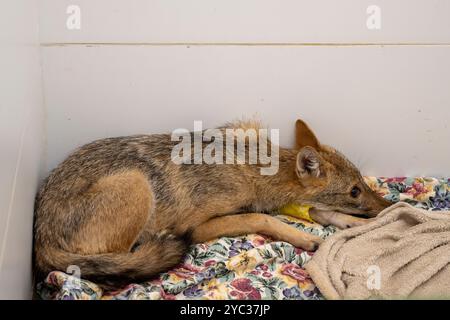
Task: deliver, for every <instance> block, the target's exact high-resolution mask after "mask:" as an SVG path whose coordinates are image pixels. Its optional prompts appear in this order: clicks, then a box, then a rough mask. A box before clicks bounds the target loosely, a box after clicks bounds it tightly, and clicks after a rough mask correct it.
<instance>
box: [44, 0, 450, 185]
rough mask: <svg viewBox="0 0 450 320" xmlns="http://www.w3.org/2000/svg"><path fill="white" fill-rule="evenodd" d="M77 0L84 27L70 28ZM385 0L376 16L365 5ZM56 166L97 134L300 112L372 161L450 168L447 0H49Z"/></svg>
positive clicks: (287, 135) (410, 170) (426, 171)
mask: <svg viewBox="0 0 450 320" xmlns="http://www.w3.org/2000/svg"><path fill="white" fill-rule="evenodd" d="M69 4H75V5H79V6H80V9H81V29H80V30H68V29H67V28H66V19H67V17H68V15H67V14H66V8H67V6H68V5H69ZM371 4H377V5H378V6H379V7H380V8H381V13H382V15H381V21H382V25H381V29H380V30H369V29H368V28H367V26H366V19H367V14H366V9H367V7H368V6H369V5H371ZM41 9H42V13H41V29H42V37H41V40H42V45H43V62H44V80H45V81H44V82H45V96H46V102H47V107H48V133H49V136H48V151H49V153H48V154H49V162H48V169H51V168H53V167H54V166H55V165H56V164H57V163H58V162H59V161H61V160H62V159H63V158H64V157H65V156H66V155H67V153H68V152H69V151H70V150H72V149H73V148H74V147H76V146H79V145H81V144H84V143H86V142H88V141H90V140H92V139H95V138H101V137H106V136H115V135H125V134H133V133H146V132H148V133H152V132H161V131H171V130H172V129H174V128H178V127H186V128H192V124H193V120H203V121H204V123H205V125H206V126H214V125H217V124H220V123H222V122H224V121H227V120H230V119H233V118H236V117H239V116H242V115H251V114H253V113H255V112H259V114H260V115H261V117H262V119H263V120H264V121H265V122H266V123H268V124H270V126H271V127H272V128H280V129H281V142H282V145H285V146H289V145H292V143H293V124H294V121H295V119H296V118H298V117H302V118H304V119H305V120H307V121H308V122H310V123H311V125H312V127H313V128H314V129H315V130H316V131H317V134H318V135H319V137H321V138H322V140H323V142H325V143H328V144H331V145H334V146H336V147H338V148H339V149H341V151H343V152H344V153H345V154H347V155H348V156H349V158H350V159H352V160H353V161H354V162H356V163H357V164H358V165H360V166H361V168H362V169H363V172H364V173H365V174H369V175H385V176H398V175H433V176H449V175H450V170H449V169H450V168H449V165H448V164H449V163H450V152H448V151H447V148H446V147H445V145H446V144H448V141H449V139H450V128H449V113H450V112H449V105H450V90H449V84H450V20H449V19H448V14H449V13H450V2H449V1H440V0H395V1H392V0H389V1H388V0H379V1H366V0H343V1H334V0H320V1H307V0H295V1H294V0H285V1H278V0H244V1H242V0H239V1H238V0H229V1H223V0H192V1H184V0H132V1H120V0H95V1H93V0H84V1H81V0H78V1H76V0H70V1H68V0H41Z"/></svg>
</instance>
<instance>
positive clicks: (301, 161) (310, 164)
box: [296, 146, 322, 178]
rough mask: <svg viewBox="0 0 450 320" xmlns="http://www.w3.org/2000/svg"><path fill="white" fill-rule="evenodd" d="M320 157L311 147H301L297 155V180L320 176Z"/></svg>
mask: <svg viewBox="0 0 450 320" xmlns="http://www.w3.org/2000/svg"><path fill="white" fill-rule="evenodd" d="M321 159H322V158H321V156H320V155H319V153H318V152H317V151H316V150H315V149H314V148H312V147H310V146H307V147H303V148H302V149H301V150H300V151H299V152H298V153H297V166H296V172H297V175H298V177H299V178H307V177H315V178H318V177H319V176H320V163H321V161H322V160H321Z"/></svg>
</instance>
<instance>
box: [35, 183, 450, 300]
mask: <svg viewBox="0 0 450 320" xmlns="http://www.w3.org/2000/svg"><path fill="white" fill-rule="evenodd" d="M366 182H367V183H368V184H369V186H370V187H371V188H372V189H374V190H376V191H377V192H378V193H379V194H381V195H383V196H384V197H385V198H386V199H388V200H391V201H393V202H397V201H406V202H408V203H410V204H412V205H414V206H417V207H420V208H423V209H427V210H449V209H450V179H448V180H444V179H435V178H374V177H367V178H366ZM277 218H279V219H281V220H283V221H285V222H287V223H289V224H291V225H293V226H294V227H296V228H298V229H301V230H304V231H307V232H311V233H313V234H316V235H318V236H320V237H323V238H326V237H328V236H329V235H331V234H333V233H334V232H335V231H336V229H335V228H334V227H332V226H329V227H323V226H321V225H318V224H315V223H309V222H306V221H303V220H299V219H295V218H292V217H287V216H282V215H277ZM312 254H313V253H312V252H307V251H304V250H301V249H299V248H295V247H294V246H292V245H290V244H288V243H285V242H277V241H273V240H271V239H270V238H268V237H263V236H261V235H246V236H241V237H233V238H227V237H223V238H220V239H217V240H213V241H210V242H207V243H203V244H198V245H193V246H191V248H190V251H189V253H188V254H187V255H186V257H185V260H184V262H183V263H181V264H180V265H179V266H178V267H176V268H174V269H173V270H170V271H168V272H165V273H162V274H160V275H159V276H157V277H156V278H154V279H151V280H149V281H148V282H144V283H139V284H137V283H133V284H130V285H128V286H127V287H126V288H123V289H122V290H120V291H115V292H103V291H102V289H101V288H99V287H98V286H97V285H96V284H95V283H92V282H90V281H87V280H83V279H79V278H77V277H75V276H72V275H68V274H66V273H63V272H60V271H54V272H51V273H50V274H49V275H48V276H47V278H46V279H45V281H44V282H42V283H39V284H38V285H37V294H38V296H40V297H41V298H42V299H120V300H123V299H167V300H170V299H253V300H255V299H296V300H297V299H323V297H322V295H321V294H320V292H319V291H318V289H317V288H316V286H315V285H314V283H313V282H312V280H311V278H310V277H309V276H308V273H307V272H306V271H305V270H304V269H303V265H304V264H305V263H306V262H307V261H308V260H309V259H311V256H312Z"/></svg>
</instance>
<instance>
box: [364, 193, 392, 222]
mask: <svg viewBox="0 0 450 320" xmlns="http://www.w3.org/2000/svg"><path fill="white" fill-rule="evenodd" d="M391 204H392V203H391V202H390V201H388V200H386V199H384V198H383V197H381V196H379V198H378V199H377V201H376V202H375V203H373V205H372V206H371V207H372V210H370V211H369V212H368V213H367V215H368V216H369V217H371V218H373V217H376V216H377V215H378V214H379V213H380V212H381V211H383V210H384V209H386V208H387V207H389V206H390V205H391Z"/></svg>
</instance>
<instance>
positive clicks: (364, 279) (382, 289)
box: [306, 202, 450, 299]
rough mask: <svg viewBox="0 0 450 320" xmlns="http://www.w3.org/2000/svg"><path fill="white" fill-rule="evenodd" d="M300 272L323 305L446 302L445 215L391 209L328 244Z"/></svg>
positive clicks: (449, 242) (448, 225) (448, 252)
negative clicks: (347, 301)
mask: <svg viewBox="0 0 450 320" xmlns="http://www.w3.org/2000/svg"><path fill="white" fill-rule="evenodd" d="M306 270H307V271H308V272H309V274H310V275H311V278H312V279H313V280H314V282H315V283H316V285H317V286H318V288H319V289H320V291H321V292H322V294H323V295H324V296H325V298H327V299H405V298H409V299H433V298H434V299H436V298H437V299H449V298H450V211H439V212H431V211H425V210H421V209H417V208H414V207H412V206H410V205H409V204H407V203H404V202H399V203H396V204H395V205H392V206H391V207H389V208H387V209H385V210H384V211H383V212H381V213H380V214H379V216H378V217H377V219H376V220H375V221H373V222H371V223H369V224H367V225H364V226H360V227H356V228H351V229H347V230H343V231H340V232H338V233H336V234H334V235H333V236H331V237H330V238H328V239H327V240H326V241H325V242H324V243H323V244H322V245H321V246H320V248H319V250H318V251H317V252H316V253H315V254H314V257H313V258H312V259H311V261H310V262H308V263H307V265H306Z"/></svg>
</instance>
